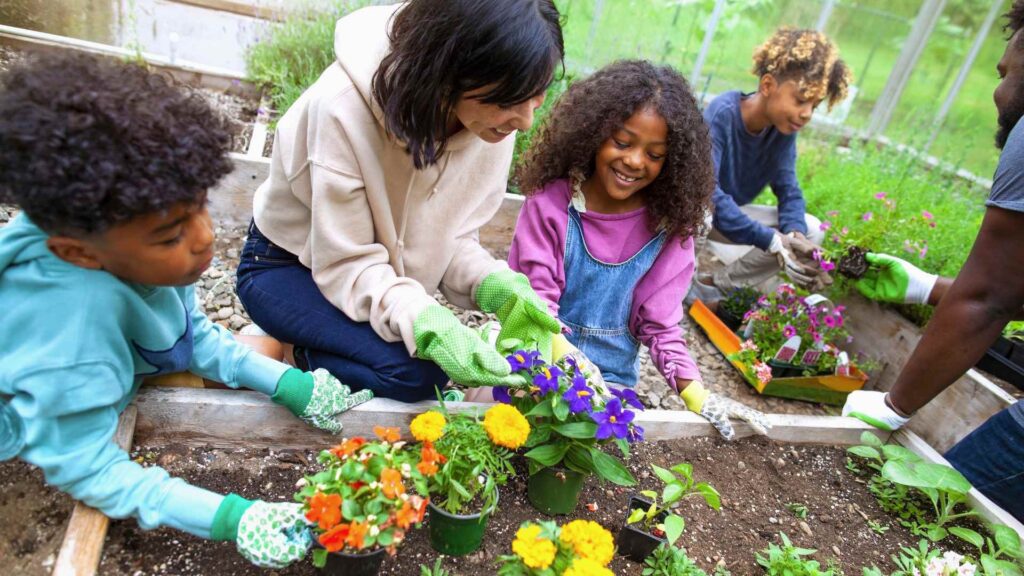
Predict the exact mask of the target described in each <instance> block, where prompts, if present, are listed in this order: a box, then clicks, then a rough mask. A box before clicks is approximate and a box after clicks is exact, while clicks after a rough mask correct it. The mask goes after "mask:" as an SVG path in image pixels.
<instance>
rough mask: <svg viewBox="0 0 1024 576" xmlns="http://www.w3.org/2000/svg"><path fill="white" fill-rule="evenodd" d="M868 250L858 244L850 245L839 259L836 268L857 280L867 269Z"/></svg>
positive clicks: (844, 274)
mask: <svg viewBox="0 0 1024 576" xmlns="http://www.w3.org/2000/svg"><path fill="white" fill-rule="evenodd" d="M867 253H868V250H867V249H866V248H861V247H860V246H851V247H850V248H849V249H848V250H847V251H846V254H844V255H843V257H842V258H840V259H839V263H838V264H837V265H836V270H838V271H839V273H840V274H842V275H843V276H846V277H847V278H850V279H853V280H858V279H860V278H862V277H863V276H864V274H865V273H867V271H868V266H869V264H868V259H867Z"/></svg>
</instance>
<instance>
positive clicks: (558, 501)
mask: <svg viewBox="0 0 1024 576" xmlns="http://www.w3.org/2000/svg"><path fill="white" fill-rule="evenodd" d="M508 361H509V363H510V364H511V365H512V370H513V371H514V372H517V373H520V374H523V375H524V376H525V377H526V379H527V381H528V382H529V384H528V385H527V386H525V387H523V388H520V389H509V388H495V390H494V395H495V399H496V400H498V401H499V402H503V403H505V404H507V405H508V407H509V408H512V407H515V408H516V409H518V411H519V412H520V413H522V414H523V415H525V416H526V420H527V421H529V423H530V427H531V428H532V430H531V431H530V435H529V437H528V438H527V439H526V442H525V444H524V446H525V447H526V448H529V450H528V451H527V452H526V454H525V456H526V459H527V463H528V465H529V473H530V479H529V481H528V483H527V496H528V497H529V500H530V503H531V504H533V506H534V507H535V508H537V509H538V510H540V511H541V512H544V513H546V514H567V513H569V512H571V511H572V510H574V509H575V508H576V503H577V501H578V499H579V491H580V489H581V488H582V486H583V481H584V479H586V477H587V476H589V475H591V474H596V475H597V476H598V477H600V478H601V479H603V480H607V481H609V482H612V483H614V484H618V485H620V486H632V485H634V484H636V480H635V479H634V478H633V475H632V474H630V473H629V470H627V469H626V467H625V465H623V463H622V461H621V460H619V459H618V458H616V457H614V456H611V455H610V454H608V453H606V452H604V451H603V450H601V449H600V448H599V445H600V444H604V443H615V444H616V445H618V447H619V449H620V451H621V452H622V454H623V456H628V455H629V443H631V442H636V441H639V440H642V439H643V428H641V427H640V426H637V425H636V424H634V423H633V418H634V417H635V412H634V411H633V410H630V409H629V408H633V409H634V410H642V409H643V404H642V403H641V402H640V400H639V398H638V397H637V395H636V393H635V392H633V391H632V390H614V389H613V390H611V391H610V392H605V391H604V390H603V389H602V388H601V387H600V386H599V385H597V384H595V383H591V382H589V381H588V379H587V375H586V374H585V373H584V371H583V370H582V369H581V368H580V367H579V366H578V365H577V363H576V361H575V360H573V359H572V358H571V357H566V358H564V359H562V360H559V361H558V362H556V363H555V364H548V363H547V362H545V361H544V359H543V358H541V356H540V353H539V352H537V351H536V350H517V351H515V352H513V353H512V354H511V355H510V356H509V357H508Z"/></svg>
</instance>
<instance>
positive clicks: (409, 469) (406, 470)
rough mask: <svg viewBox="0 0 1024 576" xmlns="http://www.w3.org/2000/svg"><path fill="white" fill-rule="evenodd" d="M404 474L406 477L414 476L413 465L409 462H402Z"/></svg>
mask: <svg viewBox="0 0 1024 576" xmlns="http://www.w3.org/2000/svg"><path fill="white" fill-rule="evenodd" d="M402 476H405V477H406V478H408V477H409V476H412V466H410V465H409V463H408V462H405V463H403V464H402Z"/></svg>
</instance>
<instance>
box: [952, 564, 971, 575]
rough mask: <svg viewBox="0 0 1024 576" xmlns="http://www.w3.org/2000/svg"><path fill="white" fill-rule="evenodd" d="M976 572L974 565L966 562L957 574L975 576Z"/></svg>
mask: <svg viewBox="0 0 1024 576" xmlns="http://www.w3.org/2000/svg"><path fill="white" fill-rule="evenodd" d="M974 570H975V567H974V564H971V563H970V562H964V563H963V564H961V565H960V568H958V569H957V571H956V573H957V576H974Z"/></svg>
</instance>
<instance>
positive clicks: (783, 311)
mask: <svg viewBox="0 0 1024 576" xmlns="http://www.w3.org/2000/svg"><path fill="white" fill-rule="evenodd" d="M778 309H779V314H788V313H789V308H788V307H787V306H786V305H785V304H779V306H778Z"/></svg>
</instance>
